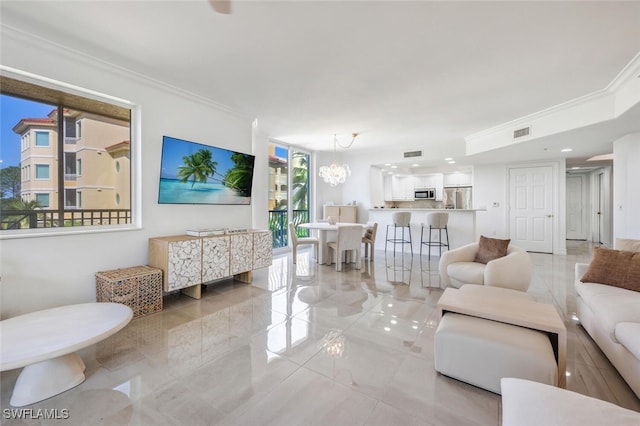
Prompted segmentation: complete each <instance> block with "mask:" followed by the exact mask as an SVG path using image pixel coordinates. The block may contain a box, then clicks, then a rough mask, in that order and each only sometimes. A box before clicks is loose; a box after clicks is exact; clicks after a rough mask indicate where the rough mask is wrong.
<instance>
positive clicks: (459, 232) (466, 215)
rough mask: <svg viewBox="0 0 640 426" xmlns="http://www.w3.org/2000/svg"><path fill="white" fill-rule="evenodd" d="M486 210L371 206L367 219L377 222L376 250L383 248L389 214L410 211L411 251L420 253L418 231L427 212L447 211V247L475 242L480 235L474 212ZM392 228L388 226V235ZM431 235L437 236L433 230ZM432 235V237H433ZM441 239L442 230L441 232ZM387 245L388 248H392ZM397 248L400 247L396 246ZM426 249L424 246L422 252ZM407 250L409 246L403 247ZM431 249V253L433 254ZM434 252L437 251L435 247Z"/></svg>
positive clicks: (425, 234)
mask: <svg viewBox="0 0 640 426" xmlns="http://www.w3.org/2000/svg"><path fill="white" fill-rule="evenodd" d="M479 211H486V210H485V209H428V208H422V209H421V208H372V209H369V211H368V213H369V219H368V220H369V221H371V222H377V223H378V234H377V236H376V246H375V248H376V250H384V246H385V242H386V233H387V225H393V221H392V219H391V214H392V213H394V212H411V239H412V242H413V253H414V254H419V253H420V231H421V224H422V223H426V221H427V215H428V214H429V213H438V212H442V213H449V224H448V226H447V228H448V230H449V248H452V249H453V248H457V247H461V246H463V245H465V244H469V243H472V242H475V241H477V240H478V238H479V237H480V236H479V235H478V236H477V235H476V213H477V212H479ZM392 232H393V228H389V235H391V233H392ZM424 237H425V240H426V239H428V238H429V237H428V231H427V230H425V233H424ZM433 237H435V238H437V231H434V232H433ZM433 237H432V238H433ZM442 237H443V239H444V238H445V237H444V232H443V236H442ZM392 249H393V248H392V246H391V245H389V248H388V250H392ZM397 249H400V247H399V246H398V247H397ZM426 249H428V248H427V247H426V246H425V247H424V248H423V252H424V251H425V250H426ZM404 250H405V251H407V252H408V251H409V247H405V248H404ZM433 253H434V252H433V249H431V254H432V255H433ZM436 253H438V251H437V249H436Z"/></svg>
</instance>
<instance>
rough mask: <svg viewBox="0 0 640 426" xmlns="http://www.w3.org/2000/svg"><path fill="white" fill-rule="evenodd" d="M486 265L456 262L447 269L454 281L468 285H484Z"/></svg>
mask: <svg viewBox="0 0 640 426" xmlns="http://www.w3.org/2000/svg"><path fill="white" fill-rule="evenodd" d="M484 268H485V266H484V264H482V263H477V262H456V263H451V264H449V266H448V267H447V274H448V275H449V277H451V278H452V279H454V280H457V281H460V282H463V283H467V284H484Z"/></svg>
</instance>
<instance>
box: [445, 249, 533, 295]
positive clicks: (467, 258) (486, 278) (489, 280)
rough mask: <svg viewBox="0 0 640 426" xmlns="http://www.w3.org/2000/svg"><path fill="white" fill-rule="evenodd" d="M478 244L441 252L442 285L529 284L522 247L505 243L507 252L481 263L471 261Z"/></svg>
mask: <svg viewBox="0 0 640 426" xmlns="http://www.w3.org/2000/svg"><path fill="white" fill-rule="evenodd" d="M477 251H478V243H471V244H467V245H465V246H462V247H458V248H455V249H452V250H449V251H446V252H444V253H442V257H440V264H439V269H440V279H441V280H442V284H444V285H446V286H452V287H456V288H460V287H462V286H463V285H464V284H479V285H488V286H494V287H502V288H510V289H512V290H520V291H527V290H528V289H529V284H530V283H531V259H530V258H529V253H527V252H526V251H525V250H524V249H522V248H520V247H517V246H514V245H512V244H509V247H508V248H507V255H506V256H504V257H501V258H498V259H494V260H492V261H490V262H488V263H487V264H486V265H485V264H484V263H478V262H474V261H473V259H475V257H476V253H477Z"/></svg>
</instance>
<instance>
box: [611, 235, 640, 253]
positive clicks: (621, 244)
mask: <svg viewBox="0 0 640 426" xmlns="http://www.w3.org/2000/svg"><path fill="white" fill-rule="evenodd" d="M614 248H615V249H616V250H626V251H635V252H639V251H640V240H632V239H631V238H616V245H615V247H614Z"/></svg>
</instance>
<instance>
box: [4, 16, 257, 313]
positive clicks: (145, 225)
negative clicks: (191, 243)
mask: <svg viewBox="0 0 640 426" xmlns="http://www.w3.org/2000/svg"><path fill="white" fill-rule="evenodd" d="M2 31H3V32H2V34H1V36H2V51H1V57H0V62H1V63H2V64H3V65H5V66H8V67H12V68H16V69H19V70H23V71H26V72H31V73H34V74H38V75H42V76H46V77H48V78H52V79H55V80H59V81H62V82H65V83H69V84H73V85H76V86H79V87H83V88H87V89H91V90H94V91H97V92H101V93H105V94H109V95H112V96H116V97H119V98H122V99H126V100H129V101H131V102H133V103H136V104H139V105H140V106H141V109H142V123H141V125H142V127H141V133H142V180H141V186H142V229H140V230H133V231H123V232H113V233H92V234H82V235H66V236H48V237H37V238H23V239H11V240H3V241H2V247H1V250H2V251H1V253H0V260H1V261H0V268H1V269H0V274H1V276H2V280H1V281H0V286H1V287H0V296H1V302H0V304H1V309H2V311H1V313H0V317H1V318H7V317H11V316H15V315H18V314H21V313H26V312H30V311H34V310H37V309H42V308H47V307H52V306H59V305H64V304H71V303H82V302H89V301H94V300H95V275H94V274H95V273H96V272H98V271H104V270H110V269H114V268H122V267H127V266H134V265H140V264H146V263H147V261H148V249H147V244H148V238H149V237H155V236H163V235H175V234H182V233H184V231H185V230H186V229H187V228H190V227H251V226H252V224H253V223H254V220H253V215H255V216H259V215H260V214H263V215H264V216H265V218H266V214H267V213H266V211H267V209H266V201H265V202H264V203H263V202H262V201H260V203H262V205H261V206H258V205H256V206H254V207H257V208H255V209H254V211H253V212H252V206H191V205H159V204H158V203H157V197H158V179H159V172H160V157H161V149H162V136H163V135H169V136H174V137H178V138H181V139H186V140H190V141H195V142H199V143H204V144H209V145H215V146H220V147H223V148H229V149H234V150H237V151H241V152H247V153H251V152H252V126H251V124H252V120H251V119H250V118H249V117H244V116H241V115H239V114H237V113H234V112H232V111H229V110H225V109H224V108H222V107H221V106H219V105H216V104H215V103H214V102H212V101H209V100H207V99H202V98H199V97H198V96H197V95H192V94H187V93H185V92H182V91H180V90H178V89H174V88H171V87H168V86H164V85H162V84H160V83H157V82H154V81H150V80H149V79H147V78H144V77H142V76H137V75H134V74H132V73H130V72H128V71H126V70H122V69H118V68H115V67H112V66H110V65H108V64H105V63H102V62H101V61H99V60H96V59H94V58H88V57H85V56H80V55H79V54H77V53H75V52H72V51H68V50H66V49H64V48H62V47H59V46H57V45H52V44H50V43H49V42H48V41H46V40H43V39H35V38H31V37H30V36H27V35H25V34H22V33H15V32H12V31H13V30H10V29H7V28H6V27H3V28H2ZM257 154H258V157H257V158H256V164H265V165H266V162H267V160H266V148H265V152H262V151H261V152H260V153H257ZM258 171H259V172H261V173H262V168H258ZM265 176H266V166H265ZM266 180H267V179H254V183H256V185H255V186H254V192H255V193H259V192H266V183H265V184H264V185H265V187H264V188H262V185H261V182H266ZM255 222H256V223H257V224H262V223H263V222H262V221H259V220H256V221H255Z"/></svg>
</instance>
